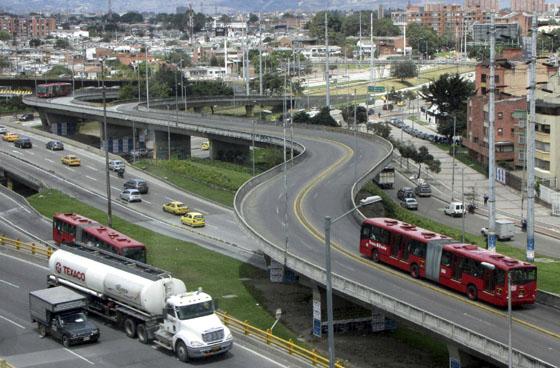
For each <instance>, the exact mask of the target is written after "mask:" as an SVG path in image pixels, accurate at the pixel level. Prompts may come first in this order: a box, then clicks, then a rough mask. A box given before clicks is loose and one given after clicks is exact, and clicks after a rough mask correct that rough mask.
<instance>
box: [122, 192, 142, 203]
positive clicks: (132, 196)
mask: <svg viewBox="0 0 560 368" xmlns="http://www.w3.org/2000/svg"><path fill="white" fill-rule="evenodd" d="M121 199H122V200H125V201H127V202H142V197H141V196H140V192H139V191H138V189H125V190H123V191H122V192H121Z"/></svg>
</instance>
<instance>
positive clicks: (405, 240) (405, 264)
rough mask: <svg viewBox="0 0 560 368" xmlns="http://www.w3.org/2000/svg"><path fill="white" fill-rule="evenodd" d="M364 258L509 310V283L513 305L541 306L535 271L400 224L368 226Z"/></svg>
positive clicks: (377, 221)
mask: <svg viewBox="0 0 560 368" xmlns="http://www.w3.org/2000/svg"><path fill="white" fill-rule="evenodd" d="M360 253H361V254H362V255H363V256H365V257H368V258H371V259H372V260H374V261H376V262H382V263H387V264H389V265H391V266H394V267H397V268H399V269H401V270H403V271H406V272H409V273H410V274H411V275H412V277H415V278H426V279H428V280H431V281H434V282H436V283H438V284H441V285H443V286H446V287H448V288H451V289H454V290H457V291H459V292H461V293H465V294H466V295H467V297H468V298H469V299H471V300H477V299H478V300H481V301H484V302H487V303H490V304H494V305H497V306H500V307H505V306H507V278H508V277H511V285H512V287H511V295H512V305H522V304H533V303H535V300H536V293H537V268H536V266H534V265H532V264H530V263H525V262H522V261H519V260H516V259H513V258H510V257H506V256H503V255H501V254H498V253H492V252H490V251H488V250H486V249H483V248H479V247H477V246H476V245H472V244H461V243H459V242H458V241H456V240H454V239H451V238H449V237H447V236H445V235H441V234H437V233H434V232H431V231H428V230H425V229H422V228H419V227H416V226H415V225H412V224H407V223H405V222H402V221H398V220H395V219H391V218H383V217H380V218H369V219H366V220H364V222H363V223H362V229H361V235H360Z"/></svg>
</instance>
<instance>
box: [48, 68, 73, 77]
mask: <svg viewBox="0 0 560 368" xmlns="http://www.w3.org/2000/svg"><path fill="white" fill-rule="evenodd" d="M61 75H66V76H71V75H72V71H71V70H70V69H68V68H67V67H65V66H63V65H55V66H53V67H52V68H51V69H50V70H49V71H48V72H46V73H45V77H47V78H59V77H60V76H61Z"/></svg>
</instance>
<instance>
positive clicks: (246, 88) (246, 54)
mask: <svg viewBox="0 0 560 368" xmlns="http://www.w3.org/2000/svg"><path fill="white" fill-rule="evenodd" d="M248 24H249V22H248V21H247V22H246V23H245V54H244V57H245V60H244V61H243V69H244V70H245V94H246V95H247V96H249V95H250V94H251V92H250V90H249V29H248Z"/></svg>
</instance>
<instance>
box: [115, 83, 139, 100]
mask: <svg viewBox="0 0 560 368" xmlns="http://www.w3.org/2000/svg"><path fill="white" fill-rule="evenodd" d="M137 93H138V88H137V87H136V85H134V84H132V83H127V84H125V85H124V86H122V87H121V88H120V89H119V100H130V99H133V98H135V97H138V95H137Z"/></svg>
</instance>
